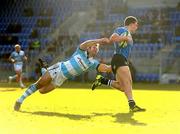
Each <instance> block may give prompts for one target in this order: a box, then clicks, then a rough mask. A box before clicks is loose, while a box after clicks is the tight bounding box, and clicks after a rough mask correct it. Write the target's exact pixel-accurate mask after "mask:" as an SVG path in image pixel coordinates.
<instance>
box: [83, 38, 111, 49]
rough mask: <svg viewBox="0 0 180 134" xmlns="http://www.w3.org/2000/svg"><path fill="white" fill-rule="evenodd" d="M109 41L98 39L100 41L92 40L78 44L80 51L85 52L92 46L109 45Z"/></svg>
mask: <svg viewBox="0 0 180 134" xmlns="http://www.w3.org/2000/svg"><path fill="white" fill-rule="evenodd" d="M109 43H110V40H109V39H108V38H100V39H94V40H87V41H85V42H83V43H81V44H80V49H82V50H87V48H88V47H90V46H93V45H97V44H99V45H102V44H109Z"/></svg>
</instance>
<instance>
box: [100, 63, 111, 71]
mask: <svg viewBox="0 0 180 134" xmlns="http://www.w3.org/2000/svg"><path fill="white" fill-rule="evenodd" d="M97 70H98V72H102V73H111V72H112V68H111V65H106V64H102V63H101V64H99V66H98V68H97Z"/></svg>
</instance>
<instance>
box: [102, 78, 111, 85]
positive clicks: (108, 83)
mask: <svg viewBox="0 0 180 134" xmlns="http://www.w3.org/2000/svg"><path fill="white" fill-rule="evenodd" d="M101 83H102V84H104V85H108V86H111V83H112V80H108V79H106V78H102V79H101Z"/></svg>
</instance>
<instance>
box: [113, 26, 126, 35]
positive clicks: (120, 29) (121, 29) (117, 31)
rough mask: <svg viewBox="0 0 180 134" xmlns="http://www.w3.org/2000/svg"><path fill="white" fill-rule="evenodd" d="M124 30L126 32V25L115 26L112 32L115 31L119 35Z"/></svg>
mask: <svg viewBox="0 0 180 134" xmlns="http://www.w3.org/2000/svg"><path fill="white" fill-rule="evenodd" d="M125 32H128V30H127V28H126V27H117V28H116V29H115V30H114V33H117V34H119V35H121V34H122V33H125Z"/></svg>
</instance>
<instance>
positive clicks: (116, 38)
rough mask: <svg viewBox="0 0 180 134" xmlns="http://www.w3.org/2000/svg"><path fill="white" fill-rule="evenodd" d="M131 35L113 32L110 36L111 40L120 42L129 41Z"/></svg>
mask: <svg viewBox="0 0 180 134" xmlns="http://www.w3.org/2000/svg"><path fill="white" fill-rule="evenodd" d="M131 40H132V37H130V36H120V35H118V34H117V33H113V34H112V35H111V37H110V41H111V42H122V41H131Z"/></svg>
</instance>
